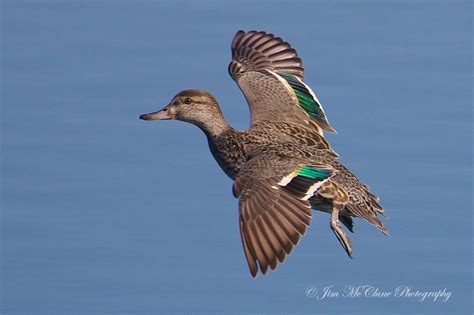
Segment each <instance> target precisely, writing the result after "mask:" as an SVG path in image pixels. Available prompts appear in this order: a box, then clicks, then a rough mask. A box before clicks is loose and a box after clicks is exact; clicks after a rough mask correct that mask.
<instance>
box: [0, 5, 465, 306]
mask: <svg viewBox="0 0 474 315" xmlns="http://www.w3.org/2000/svg"><path fill="white" fill-rule="evenodd" d="M239 3H240V4H237V3H236V2H224V1H215V0H208V1H201V2H200V3H197V2H191V1H131V0H130V1H106V0H101V1H44V0H41V1H19V0H9V1H8V0H3V1H1V11H2V15H1V21H2V39H1V45H2V46H1V53H2V59H1V60H2V65H1V73H2V78H1V79H2V83H1V88H2V91H1V96H2V113H1V117H2V133H1V135H2V152H1V157H2V174H1V179H2V197H1V238H0V239H1V292H0V296H1V306H0V312H1V313H2V314H157V313H190V312H195V313H202V314H209V313H229V314H231V313H249V314H274V313H280V314H287V313H291V314H310V313H321V314H341V313H353V314H382V313H384V314H401V313H404V314H469V313H471V312H472V302H471V299H472V297H473V293H472V240H473V239H472V143H473V142H472V140H473V139H472V100H471V97H472V79H471V74H472V64H471V53H472V51H471V36H472V31H471V2H470V1H417V0H415V1H372V0H364V1H357V2H356V1H339V2H334V1H329V0H327V1H286V2H278V1H258V2H254V1H241V2H239ZM239 29H245V30H249V29H259V30H266V31H269V32H273V33H276V34H277V35H279V36H282V37H284V38H285V39H286V40H288V41H289V42H291V43H292V45H293V46H294V47H296V48H297V49H298V51H299V53H300V55H301V57H302V58H303V60H304V64H305V67H306V82H307V83H308V84H309V85H310V86H312V87H313V88H314V90H315V91H316V93H317V95H318V97H319V99H320V100H321V102H322V103H323V105H324V107H325V110H326V113H327V114H328V117H329V119H330V122H331V124H332V125H333V126H334V127H335V128H336V129H337V130H338V134H336V135H329V136H328V139H329V141H330V142H331V144H332V145H333V147H334V148H335V149H336V150H337V151H338V152H339V154H340V155H341V159H342V161H343V162H344V163H345V164H346V165H347V166H348V167H349V168H350V169H351V170H353V171H354V172H355V173H356V174H357V175H358V176H359V177H360V179H361V180H363V181H364V182H366V183H367V184H369V185H370V186H371V188H372V190H373V191H374V192H375V193H376V194H378V195H380V196H381V198H382V204H383V205H384V207H385V208H386V211H387V214H388V216H389V219H387V220H385V223H386V226H387V228H388V230H389V232H390V235H389V236H388V237H384V236H383V235H382V234H381V233H380V232H378V231H377V230H376V229H374V228H373V227H372V226H370V225H369V224H367V223H365V222H362V221H360V220H356V226H355V232H356V233H355V234H353V235H352V236H351V238H352V241H353V245H354V259H353V260H350V259H348V258H347V257H346V254H345V253H344V251H343V250H342V248H341V247H340V245H339V244H338V242H337V240H336V238H335V237H334V236H333V234H332V232H331V231H330V229H329V223H328V220H329V219H328V216H327V215H326V214H324V213H315V214H314V219H313V226H312V228H311V229H310V230H309V232H308V234H307V235H306V236H305V237H304V238H303V240H302V242H301V243H300V245H299V246H298V247H297V248H296V249H295V251H294V254H293V255H292V256H291V257H289V258H288V259H287V261H286V263H285V264H284V265H281V266H279V268H278V270H277V272H275V273H271V274H269V275H268V276H266V277H262V276H260V277H258V278H257V279H256V280H253V279H252V278H251V277H250V274H249V272H248V269H247V265H246V262H245V259H244V255H243V251H242V248H241V243H240V236H239V230H238V224H237V222H238V221H237V220H238V211H237V200H235V199H234V197H233V196H232V193H231V184H232V183H231V181H230V180H229V179H228V178H226V177H225V175H224V174H223V173H222V171H221V170H220V169H219V168H218V166H217V164H216V162H215V161H214V160H213V159H212V157H211V155H210V153H209V151H208V148H207V144H206V140H205V137H204V136H203V135H202V134H201V132H200V131H199V130H198V129H197V128H195V127H194V126H191V125H187V124H183V123H179V122H156V123H146V122H143V121H139V120H138V115H139V114H141V113H144V112H149V111H153V110H157V109H159V108H161V107H162V106H163V105H165V104H167V102H168V101H169V100H170V99H171V97H172V96H173V95H174V94H175V93H176V92H178V91H179V90H182V89H185V88H202V89H207V90H209V91H212V92H213V93H214V94H215V95H216V97H217V99H218V100H219V101H220V103H221V104H222V107H223V111H224V113H225V115H226V117H227V119H228V120H229V121H230V123H231V124H232V125H233V126H234V127H236V128H239V129H245V128H246V127H247V126H248V109H247V106H246V103H245V100H244V98H243V96H242V95H241V94H240V91H239V90H238V88H237V87H236V85H235V84H234V82H233V81H232V80H231V79H230V77H229V76H228V74H227V64H228V62H229V59H230V49H229V45H230V41H231V39H232V36H233V35H234V33H235V32H236V31H237V30H239ZM311 285H313V286H315V287H317V288H318V290H319V293H321V291H322V290H323V288H324V287H329V286H333V287H332V291H336V292H338V291H339V292H341V291H343V288H344V287H345V286H346V285H350V286H355V287H357V286H361V285H370V286H373V287H376V288H378V290H380V291H391V292H393V291H394V290H395V288H397V287H398V286H403V285H408V286H411V287H412V288H413V290H420V291H437V290H443V289H446V290H447V291H449V292H451V295H450V297H449V298H448V299H447V300H446V301H445V302H443V301H442V300H441V299H438V300H437V301H433V299H430V298H427V299H426V300H424V301H423V302H420V298H408V297H393V296H392V297H387V298H380V297H379V298H377V297H366V296H362V297H354V298H348V297H342V296H338V297H332V298H329V297H327V298H310V297H307V295H306V293H305V292H306V290H307V288H308V287H309V286H311ZM447 291H446V292H447Z"/></svg>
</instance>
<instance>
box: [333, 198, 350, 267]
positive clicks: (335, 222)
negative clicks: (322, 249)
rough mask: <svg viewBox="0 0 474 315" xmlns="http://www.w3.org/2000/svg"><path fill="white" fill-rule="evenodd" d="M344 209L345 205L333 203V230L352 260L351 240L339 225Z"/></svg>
mask: <svg viewBox="0 0 474 315" xmlns="http://www.w3.org/2000/svg"><path fill="white" fill-rule="evenodd" d="M342 209H344V205H341V204H340V203H334V202H333V205H332V212H331V229H332V231H333V232H334V234H335V235H336V237H337V239H338V240H339V243H341V245H342V247H343V248H344V249H345V251H346V253H347V255H349V257H350V258H352V244H351V240H350V239H349V237H348V236H347V235H346V233H345V232H344V230H343V229H342V226H341V225H340V224H339V211H341V210H342Z"/></svg>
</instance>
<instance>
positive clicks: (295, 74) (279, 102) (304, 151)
mask: <svg viewBox="0 0 474 315" xmlns="http://www.w3.org/2000/svg"><path fill="white" fill-rule="evenodd" d="M231 51H232V60H231V62H230V64H229V66H228V71H229V74H230V76H231V77H232V79H233V80H234V81H235V82H236V83H237V85H238V87H239V88H240V90H241V91H242V93H243V94H244V96H245V98H246V101H247V103H248V106H249V109H250V113H251V119H250V128H249V129H248V130H245V131H240V130H236V129H234V128H232V127H231V126H230V125H229V124H228V123H227V121H226V120H225V118H224V116H223V113H222V111H221V108H220V105H219V103H218V102H217V100H216V98H215V97H214V96H213V95H212V94H211V93H210V92H207V91H204V90H197V89H188V90H184V91H181V92H179V93H178V94H176V95H175V96H174V97H173V98H172V99H171V101H170V102H169V104H168V105H166V106H165V107H164V108H163V109H161V110H159V111H155V112H150V113H146V114H142V115H140V116H139V118H140V119H142V120H146V121H153V120H179V121H183V122H187V123H191V124H193V125H195V126H197V127H198V128H200V129H201V130H202V131H203V132H204V134H205V136H206V138H207V140H208V144H209V148H210V151H211V153H212V155H213V157H214V158H215V160H216V161H217V163H218V164H219V166H220V167H221V168H222V170H223V171H224V173H225V174H226V175H227V176H228V177H230V178H231V179H232V180H233V185H232V192H233V195H234V196H235V197H236V198H238V208H239V216H238V217H239V230H240V236H241V241H242V247H243V251H244V255H245V258H246V261H247V264H248V268H249V271H250V274H251V275H252V277H253V278H255V277H256V276H257V275H258V274H259V272H260V273H261V274H263V275H266V274H267V273H268V271H269V270H276V268H277V266H278V265H279V264H280V263H283V262H284V261H285V259H286V257H287V256H289V255H290V254H291V253H292V250H293V248H294V247H295V246H296V245H297V244H298V243H299V241H300V238H301V236H303V235H304V234H305V233H306V231H307V229H308V228H309V227H310V225H311V219H312V215H313V213H312V210H313V209H314V210H318V211H321V212H325V213H328V214H329V226H330V228H331V230H332V231H333V233H334V234H335V236H336V238H337V240H338V241H339V243H340V244H341V246H342V247H343V249H344V250H345V252H346V253H347V255H348V257H350V258H352V256H353V255H352V250H353V248H352V243H351V240H350V238H349V237H348V236H347V234H346V232H345V230H344V228H343V226H344V227H345V228H346V229H347V230H348V231H350V232H353V224H354V223H353V218H360V219H362V220H365V221H367V222H368V223H370V224H372V225H373V226H374V227H375V228H377V229H378V230H380V231H381V232H382V233H384V234H385V235H387V229H386V228H385V227H384V225H383V223H382V222H381V221H380V219H379V216H380V215H381V216H384V209H383V207H382V206H381V205H380V204H379V198H378V197H377V196H376V195H374V194H373V193H372V192H370V191H369V187H368V186H367V185H365V184H363V183H362V182H361V181H359V179H358V178H357V177H356V176H355V175H354V174H353V173H351V172H350V171H349V170H348V169H347V168H346V167H345V166H344V165H343V164H342V163H341V162H340V159H339V156H338V154H337V153H336V152H335V150H334V149H333V148H332V147H331V146H330V144H329V143H328V141H327V140H326V138H325V136H324V132H325V131H327V132H335V130H334V129H333V128H332V127H331V125H330V124H329V121H328V118H327V115H326V113H325V112H324V110H323V107H322V105H321V103H320V101H319V100H318V98H317V97H316V95H315V93H314V92H313V90H312V89H311V88H310V87H309V86H308V85H307V84H306V83H305V82H304V81H303V80H304V67H303V63H302V60H301V58H300V57H299V56H298V54H297V52H296V50H295V49H294V48H292V47H291V45H290V44H289V43H288V42H286V41H284V40H283V39H282V38H280V37H277V36H275V35H273V34H271V33H267V32H264V31H247V32H246V31H242V30H241V31H238V32H237V33H236V34H235V36H234V38H233V40H232V44H231ZM341 224H342V225H341Z"/></svg>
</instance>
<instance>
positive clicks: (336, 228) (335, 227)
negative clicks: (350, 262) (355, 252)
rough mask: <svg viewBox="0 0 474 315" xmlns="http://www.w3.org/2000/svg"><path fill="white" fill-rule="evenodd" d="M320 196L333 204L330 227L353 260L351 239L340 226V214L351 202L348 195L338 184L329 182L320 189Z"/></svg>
mask: <svg viewBox="0 0 474 315" xmlns="http://www.w3.org/2000/svg"><path fill="white" fill-rule="evenodd" d="M317 193H318V195H320V196H321V197H323V198H326V199H329V200H330V201H331V203H332V209H331V211H330V213H331V220H330V226H331V229H332V231H333V232H334V234H335V235H336V237H337V239H338V240H339V242H340V243H341V245H342V247H343V248H344V250H345V251H346V253H347V255H349V257H350V258H352V244H351V240H350V239H349V237H347V235H346V233H345V232H344V230H343V229H342V227H341V225H340V224H339V214H340V212H341V211H342V210H343V209H344V208H345V206H346V204H347V203H348V202H349V197H348V196H347V193H346V192H345V191H344V189H342V188H341V187H340V186H339V185H337V184H336V183H334V182H332V181H329V182H327V183H325V184H323V185H322V186H321V187H320V188H319V189H318V192H317Z"/></svg>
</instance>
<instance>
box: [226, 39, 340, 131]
mask: <svg viewBox="0 0 474 315" xmlns="http://www.w3.org/2000/svg"><path fill="white" fill-rule="evenodd" d="M229 74H230V75H231V77H232V78H233V79H234V80H235V81H236V82H237V84H238V85H239V87H240V89H241V90H242V92H243V93H244V95H245V98H246V99H247V102H248V104H249V106H250V111H251V117H252V119H251V123H252V125H253V124H255V123H257V122H258V121H262V120H271V121H285V122H291V123H294V124H299V125H304V126H308V125H310V126H313V127H315V128H316V129H317V130H318V132H319V133H320V134H322V129H324V130H327V131H332V132H333V131H334V129H332V128H331V126H330V125H329V123H328V120H327V117H326V114H325V113H324V110H323V108H322V106H321V103H320V102H319V100H318V99H317V97H316V95H315V94H314V93H313V91H312V90H311V89H310V88H309V86H307V85H306V84H305V83H304V82H303V77H304V69H303V63H302V61H301V59H300V58H299V57H298V55H297V53H296V51H295V50H294V49H293V48H291V46H290V44H288V43H287V42H285V41H283V39H281V38H279V37H275V35H273V34H267V33H266V32H256V31H250V32H244V31H239V32H237V34H235V37H234V39H233V41H232V61H231V62H230V64H229Z"/></svg>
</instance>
